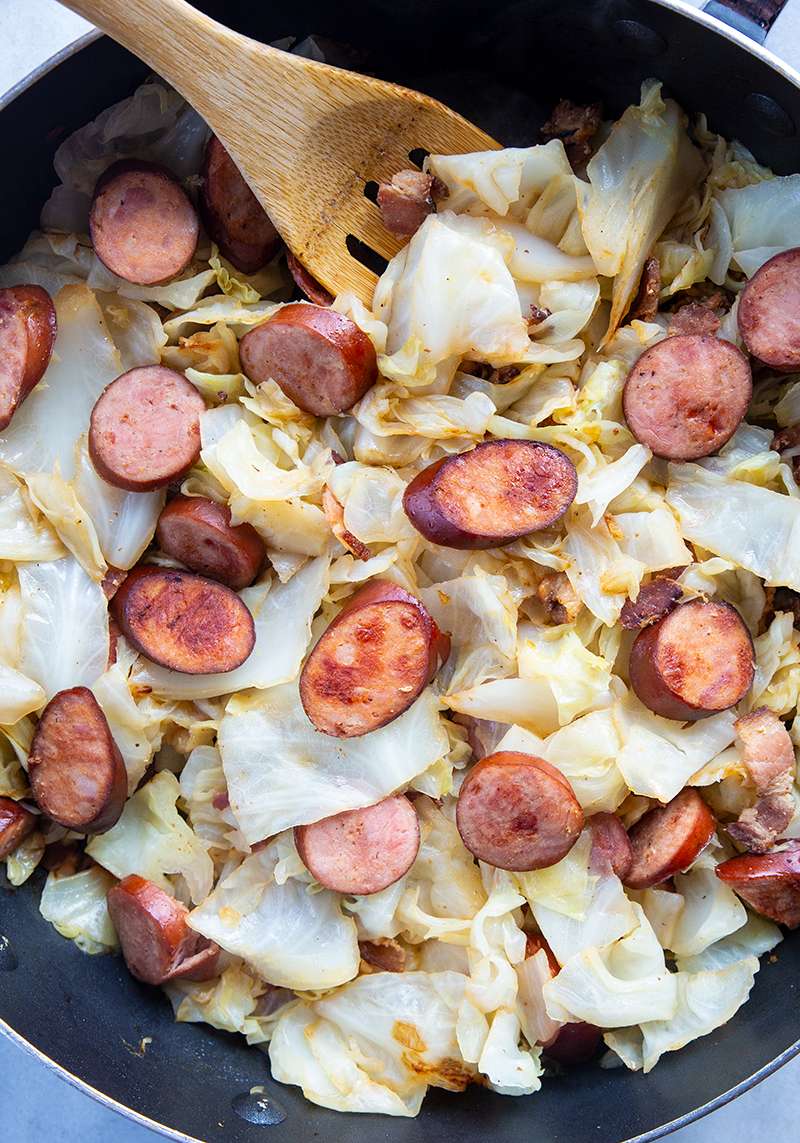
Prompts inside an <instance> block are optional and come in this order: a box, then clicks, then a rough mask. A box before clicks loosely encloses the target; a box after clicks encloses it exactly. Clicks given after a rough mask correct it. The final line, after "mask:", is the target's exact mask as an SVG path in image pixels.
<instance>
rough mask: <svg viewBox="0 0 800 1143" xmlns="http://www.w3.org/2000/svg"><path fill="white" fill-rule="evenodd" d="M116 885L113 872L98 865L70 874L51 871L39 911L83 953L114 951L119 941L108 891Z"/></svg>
mask: <svg viewBox="0 0 800 1143" xmlns="http://www.w3.org/2000/svg"><path fill="white" fill-rule="evenodd" d="M114 884H116V882H115V880H114V878H113V877H112V876H111V874H110V873H107V872H106V871H105V869H101V868H100V867H99V866H97V865H96V866H93V867H92V868H91V869H85V870H83V872H82V873H74V874H72V876H70V877H57V876H56V875H55V874H54V873H50V874H48V876H47V881H46V882H45V886H44V889H43V890H42V896H41V899H40V901H39V912H40V913H41V914H42V916H43V917H44V919H45V920H46V921H49V922H50V923H51V925H53V926H54V928H56V929H57V930H58V932H59V933H61V936H62V937H66V938H67V939H68V940H70V941H74V942H75V944H76V945H77V946H78V948H79V949H80V950H81V951H82V952H85V953H92V954H94V953H105V952H112V951H113V950H114V949H116V948H117V947H118V942H117V934H116V932H115V931H114V926H113V924H112V923H111V917H110V916H109V912H108V905H107V904H106V894H107V893H108V891H109V889H110V888H111V887H112V885H114Z"/></svg>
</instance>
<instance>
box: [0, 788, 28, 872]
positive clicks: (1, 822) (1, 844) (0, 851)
mask: <svg viewBox="0 0 800 1143" xmlns="http://www.w3.org/2000/svg"><path fill="white" fill-rule="evenodd" d="M35 825H36V814H32V813H31V811H30V810H26V809H25V807H24V806H23V805H22V803H21V802H15V801H14V799H13V798H5V797H0V858H3V857H8V855H9V853H13V852H14V850H15V849H16V848H17V846H18V845H19V844H20V842H23V841H24V840H25V838H26V837H27V836H28V834H29V833H32V832H33V827H34V826H35Z"/></svg>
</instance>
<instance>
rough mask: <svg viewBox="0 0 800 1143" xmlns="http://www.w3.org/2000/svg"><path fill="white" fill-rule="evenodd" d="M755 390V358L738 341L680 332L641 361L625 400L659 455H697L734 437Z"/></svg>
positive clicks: (632, 420)
mask: <svg viewBox="0 0 800 1143" xmlns="http://www.w3.org/2000/svg"><path fill="white" fill-rule="evenodd" d="M752 395H753V377H752V374H751V372H750V363H749V362H748V360H747V358H746V357H745V355H744V354H743V353H742V352H741V350H739V349H737V348H736V346H735V345H732V344H731V343H730V342H729V341H721V340H720V339H719V338H716V337H712V336H711V335H710V334H699V333H698V334H676V335H675V336H674V337H667V338H665V339H664V340H663V341H659V342H657V343H656V344H655V345H652V346H651V347H650V348H649V349H646V350H645V351H644V353H643V354H642V355H641V357H640V358H639V359H638V360H637V361H636V363H635V365H634V366H633V368H632V369H631V371H630V373H629V374H628V380H627V381H626V382H625V389H624V390H623V394H622V405H623V409H624V412H625V419H626V420H627V422H628V427H629V428H630V430H631V432H632V433H633V435H634V436H635V437H636V439H637V440H638V441H640V442H641V444H643V445H646V446H647V447H648V448H649V449H652V451H653V452H654V454H655V455H656V456H661V457H666V458H667V459H668V460H697V459H699V458H700V457H702V456H710V455H711V454H712V453H714V452H718V451H719V449H721V448H722V446H723V445H724V444H725V442H726V441H728V440H730V438H731V437H732V436H733V434H734V433H735V432H736V430H737V428H738V427H739V424H740V423H741V421H742V419H743V417H744V415H745V413H746V412H747V406H748V405H749V404H750V398H751V397H752Z"/></svg>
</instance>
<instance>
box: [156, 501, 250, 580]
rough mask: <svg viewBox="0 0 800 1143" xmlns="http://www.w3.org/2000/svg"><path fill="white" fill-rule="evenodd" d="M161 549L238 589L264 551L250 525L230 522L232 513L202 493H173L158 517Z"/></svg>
mask: <svg viewBox="0 0 800 1143" xmlns="http://www.w3.org/2000/svg"><path fill="white" fill-rule="evenodd" d="M156 540H157V542H158V545H159V547H160V548H161V550H162V552H164V553H165V554H166V555H168V556H172V558H173V559H176V560H179V561H180V563H182V564H185V565H186V567H187V568H190V569H191V570H192V571H194V572H198V574H200V575H204V576H206V577H207V578H208V579H216V580H219V582H220V583H224V584H226V585H227V586H228V587H230V588H233V590H234V591H240V590H241V589H242V588H243V587H247V586H248V585H249V584H251V583H252V582H253V580H254V579H255V578H256V576H257V575H258V573H259V571H260V569H261V567H262V565H263V563H264V559H265V557H266V554H267V549H266V547H265V545H264V541H263V540H262V539H261V537H260V536H259V534H258V532H257V531H256V530H255V528H254V527H253V526H252V525H251V524H237V525H236V526H234V525H233V524H231V512H230V509H229V508H228V507H227V505H225V504H217V503H216V501H214V500H207V499H206V498H205V497H203V496H176V497H175V498H174V499H172V500H170V502H169V504H167V506H166V507H165V508H164V511H163V512H162V513H161V515H160V516H159V518H158V526H157V528H156Z"/></svg>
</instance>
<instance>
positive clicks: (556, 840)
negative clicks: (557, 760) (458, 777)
mask: <svg viewBox="0 0 800 1143" xmlns="http://www.w3.org/2000/svg"><path fill="white" fill-rule="evenodd" d="M583 821H584V819H583V810H582V809H581V807H580V803H579V802H578V799H577V798H576V797H575V794H574V792H573V789H572V786H570V784H569V782H568V781H567V779H566V778H565V777H564V775H563V774H562V773H561V771H560V770H557V769H556V768H555V766H551V765H550V763H549V762H545V761H544V759H543V758H537V757H535V756H534V755H532V754H522V753H519V752H516V751H511V750H501V751H499V752H498V753H497V754H489V755H488V756H487V757H486V758H483V759H482V760H481V761H480V762H478V763H476V764H475V765H474V766H473V767H472V769H471V770H470V772H469V774H468V775H467V777H466V779H465V781H464V784H463V785H462V787H461V792H460V793H459V795H458V805H457V807H456V824H457V826H458V832H459V833H460V834H461V838H462V841H463V842H464V845H465V846H466V847H467V849H468V850H469V851H470V853H472V854H474V855H475V857H477V858H479V860H481V861H486V862H488V864H489V865H495V866H497V867H498V868H499V869H511V870H531V869H543V868H545V867H546V866H548V865H555V864H556V862H558V861H561V859H562V858H563V857H565V856H566V855H567V853H569V851H570V850H571V849H572V847H573V845H574V844H575V842H576V841H577V840H578V836H579V834H580V832H581V830H582V829H583Z"/></svg>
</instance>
